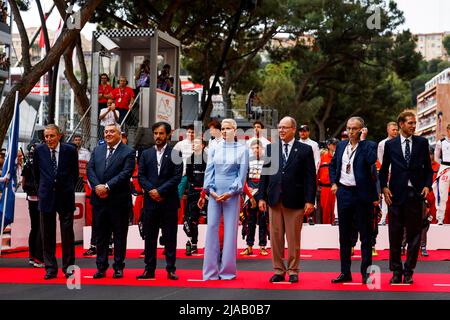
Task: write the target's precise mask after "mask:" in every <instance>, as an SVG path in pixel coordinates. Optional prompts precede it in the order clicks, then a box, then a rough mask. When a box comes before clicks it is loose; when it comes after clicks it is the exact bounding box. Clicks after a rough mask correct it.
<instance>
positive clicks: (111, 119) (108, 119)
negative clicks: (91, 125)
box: [98, 99, 120, 127]
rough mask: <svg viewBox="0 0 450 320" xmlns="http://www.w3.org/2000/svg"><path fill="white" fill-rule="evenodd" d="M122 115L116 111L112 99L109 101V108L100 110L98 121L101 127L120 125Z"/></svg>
mask: <svg viewBox="0 0 450 320" xmlns="http://www.w3.org/2000/svg"><path fill="white" fill-rule="evenodd" d="M119 117H120V113H119V111H117V110H116V106H115V105H114V102H113V100H112V99H108V102H107V107H106V108H103V109H101V110H100V115H99V116H98V119H99V120H100V126H102V127H106V126H107V125H108V124H114V123H119Z"/></svg>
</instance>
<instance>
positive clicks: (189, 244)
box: [186, 241, 192, 256]
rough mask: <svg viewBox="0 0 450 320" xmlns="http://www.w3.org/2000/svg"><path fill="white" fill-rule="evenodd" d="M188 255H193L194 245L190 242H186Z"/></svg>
mask: <svg viewBox="0 0 450 320" xmlns="http://www.w3.org/2000/svg"><path fill="white" fill-rule="evenodd" d="M186 255H187V256H190V255H192V245H191V242H190V241H188V242H186Z"/></svg>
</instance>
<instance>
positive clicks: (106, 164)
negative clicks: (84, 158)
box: [105, 147, 114, 168]
mask: <svg viewBox="0 0 450 320" xmlns="http://www.w3.org/2000/svg"><path fill="white" fill-rule="evenodd" d="M113 152H114V148H113V147H110V148H109V154H108V157H107V158H106V163H105V168H106V167H108V164H109V160H111V157H112V155H113Z"/></svg>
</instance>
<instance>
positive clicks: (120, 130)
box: [105, 122, 122, 133]
mask: <svg viewBox="0 0 450 320" xmlns="http://www.w3.org/2000/svg"><path fill="white" fill-rule="evenodd" d="M111 126H114V127H115V128H116V129H117V130H118V131H119V133H121V132H122V127H121V126H120V124H118V123H117V122H111V123H108V124H107V125H106V126H105V128H106V127H111Z"/></svg>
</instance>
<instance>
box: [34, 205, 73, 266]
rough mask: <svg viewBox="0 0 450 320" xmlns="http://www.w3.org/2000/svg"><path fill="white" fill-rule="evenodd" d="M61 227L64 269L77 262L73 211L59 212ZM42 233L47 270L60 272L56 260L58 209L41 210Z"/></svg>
mask: <svg viewBox="0 0 450 320" xmlns="http://www.w3.org/2000/svg"><path fill="white" fill-rule="evenodd" d="M58 215H59V225H60V229H61V244H62V258H63V259H62V261H63V265H62V271H63V272H64V273H65V272H66V271H67V268H69V266H71V265H73V264H74V263H75V244H74V240H75V235H74V232H73V212H58ZM40 218H41V219H40V222H41V233H42V244H43V252H44V263H45V270H46V271H47V272H48V273H55V274H56V273H57V272H58V263H57V261H56V256H55V251H56V211H52V212H41V215H40Z"/></svg>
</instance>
